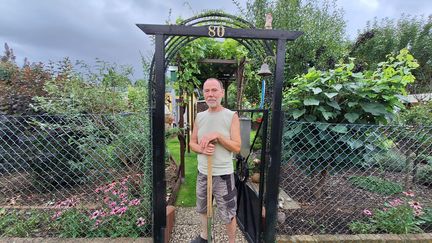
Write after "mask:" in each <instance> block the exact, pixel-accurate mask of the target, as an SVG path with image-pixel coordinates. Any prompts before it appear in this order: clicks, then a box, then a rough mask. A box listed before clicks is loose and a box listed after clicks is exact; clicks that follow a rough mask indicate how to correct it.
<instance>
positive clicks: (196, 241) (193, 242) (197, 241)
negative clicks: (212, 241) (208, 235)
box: [190, 235, 207, 243]
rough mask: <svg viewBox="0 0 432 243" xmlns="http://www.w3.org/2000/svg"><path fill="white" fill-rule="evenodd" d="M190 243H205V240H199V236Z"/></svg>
mask: <svg viewBox="0 0 432 243" xmlns="http://www.w3.org/2000/svg"><path fill="white" fill-rule="evenodd" d="M190 243H207V240H204V239H203V238H201V235H198V236H197V237H196V238H195V239H193V240H191V242H190Z"/></svg>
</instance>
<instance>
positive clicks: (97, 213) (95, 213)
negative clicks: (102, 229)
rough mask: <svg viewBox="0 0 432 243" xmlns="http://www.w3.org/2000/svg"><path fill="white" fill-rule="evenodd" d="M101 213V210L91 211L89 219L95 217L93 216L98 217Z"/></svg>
mask: <svg viewBox="0 0 432 243" xmlns="http://www.w3.org/2000/svg"><path fill="white" fill-rule="evenodd" d="M101 214H102V211H100V210H96V211H94V212H93V213H92V215H91V216H90V219H95V218H97V217H99V216H100V215H101Z"/></svg>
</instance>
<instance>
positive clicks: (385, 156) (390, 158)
mask: <svg viewBox="0 0 432 243" xmlns="http://www.w3.org/2000/svg"><path fill="white" fill-rule="evenodd" d="M373 160H375V162H376V164H377V165H378V166H379V167H380V168H381V169H383V170H385V171H391V172H401V171H402V172H403V171H405V170H406V166H407V164H406V160H407V158H406V156H405V155H403V154H401V153H400V152H399V151H397V150H388V151H384V152H382V153H379V154H377V155H375V156H374V157H373Z"/></svg>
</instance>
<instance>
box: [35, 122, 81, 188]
mask: <svg viewBox="0 0 432 243" xmlns="http://www.w3.org/2000/svg"><path fill="white" fill-rule="evenodd" d="M78 136H79V135H78V133H76V131H71V130H69V129H68V130H63V131H57V130H56V129H55V128H53V127H48V128H41V129H40V130H39V131H38V135H37V139H36V140H34V141H33V145H34V146H35V147H34V150H33V151H32V152H31V153H30V154H32V153H34V154H36V156H35V157H36V158H34V159H33V160H31V161H30V162H29V165H30V168H31V172H32V183H33V185H34V186H35V187H36V188H37V189H38V190H40V191H55V190H57V189H58V188H69V187H73V186H75V185H76V184H78V183H79V182H82V178H83V177H84V176H85V173H86V172H87V170H88V169H89V168H88V167H80V166H79V164H80V163H81V160H82V156H81V153H80V152H79V144H77V143H76V142H74V141H76V139H77V138H78ZM41 151H43V152H42V153H41Z"/></svg>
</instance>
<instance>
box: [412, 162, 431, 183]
mask: <svg viewBox="0 0 432 243" xmlns="http://www.w3.org/2000/svg"><path fill="white" fill-rule="evenodd" d="M416 181H417V182H418V183H421V184H424V185H427V186H432V161H430V162H429V164H427V165H425V166H422V167H420V168H419V169H418V171H417V174H416Z"/></svg>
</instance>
